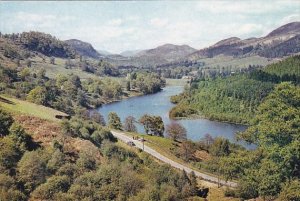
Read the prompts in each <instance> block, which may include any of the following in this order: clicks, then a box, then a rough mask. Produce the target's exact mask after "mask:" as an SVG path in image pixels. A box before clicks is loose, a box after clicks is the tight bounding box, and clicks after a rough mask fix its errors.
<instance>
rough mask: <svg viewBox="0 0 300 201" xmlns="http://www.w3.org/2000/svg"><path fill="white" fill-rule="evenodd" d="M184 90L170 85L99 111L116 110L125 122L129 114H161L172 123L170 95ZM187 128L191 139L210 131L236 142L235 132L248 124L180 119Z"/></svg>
mask: <svg viewBox="0 0 300 201" xmlns="http://www.w3.org/2000/svg"><path fill="white" fill-rule="evenodd" d="M182 91H183V87H182V86H168V87H165V88H164V89H163V90H162V91H161V92H159V93H156V94H151V95H146V96H139V97H133V98H129V99H126V100H122V101H120V102H115V103H110V104H107V105H104V106H102V107H100V108H98V111H99V112H100V113H101V114H102V115H103V116H104V117H105V119H106V121H107V116H108V113H109V112H112V111H113V112H116V113H117V114H118V115H119V117H120V118H121V121H122V122H124V120H125V118H126V117H127V116H133V117H135V118H136V119H137V120H138V119H139V118H140V117H141V116H143V115H144V114H151V115H159V116H161V117H162V118H163V121H164V124H165V125H167V124H168V123H170V121H171V120H170V119H169V115H168V113H169V111H170V109H171V108H172V107H173V106H174V104H172V103H171V102H170V96H172V95H176V94H179V93H181V92H182ZM178 122H180V123H181V124H182V125H183V126H184V127H185V128H186V130H187V137H188V139H191V140H195V141H197V140H199V139H201V138H203V137H204V135H205V134H207V133H209V134H210V135H211V136H213V137H216V136H223V137H224V138H228V139H229V140H230V141H232V142H235V133H236V132H238V131H244V130H245V129H246V126H242V125H236V124H229V123H221V122H216V121H210V120H207V119H196V120H178ZM137 128H138V131H139V132H140V133H145V131H144V129H143V127H142V126H140V125H137Z"/></svg>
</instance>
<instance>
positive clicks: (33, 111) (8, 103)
mask: <svg viewBox="0 0 300 201" xmlns="http://www.w3.org/2000/svg"><path fill="white" fill-rule="evenodd" d="M0 107H2V108H4V109H5V110H7V111H8V112H11V113H15V114H25V115H29V116H35V117H39V118H41V119H46V120H50V121H59V119H57V118H55V115H62V116H67V114H65V113H63V112H60V111H58V110H54V109H52V108H49V107H45V106H42V105H37V104H34V103H30V102H27V101H22V100H18V99H15V98H9V97H7V96H4V95H1V96H0Z"/></svg>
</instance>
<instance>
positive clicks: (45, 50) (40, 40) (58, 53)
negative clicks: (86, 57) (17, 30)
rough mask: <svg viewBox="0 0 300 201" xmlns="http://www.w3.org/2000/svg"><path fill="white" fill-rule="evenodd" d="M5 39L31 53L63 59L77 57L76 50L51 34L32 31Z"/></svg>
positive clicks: (11, 35)
mask: <svg viewBox="0 0 300 201" xmlns="http://www.w3.org/2000/svg"><path fill="white" fill-rule="evenodd" d="M3 38H6V39H9V40H11V41H13V42H15V43H16V44H17V45H21V46H22V47H24V48H26V49H28V50H29V51H36V52H39V53H42V54H44V55H46V56H54V57H63V58H74V57H75V51H74V49H72V48H71V47H70V46H69V45H68V44H67V43H65V42H63V41H60V40H58V39H56V38H55V37H53V36H51V35H50V34H45V33H41V32H34V31H31V32H23V33H21V34H4V35H3Z"/></svg>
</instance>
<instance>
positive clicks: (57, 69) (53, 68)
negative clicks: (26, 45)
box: [32, 57, 97, 79]
mask: <svg viewBox="0 0 300 201" xmlns="http://www.w3.org/2000/svg"><path fill="white" fill-rule="evenodd" d="M32 61H33V62H32V68H33V69H34V70H38V69H40V68H41V67H43V68H45V70H46V76H47V77H49V78H55V77H56V76H57V75H58V74H62V75H69V74H74V75H77V76H78V77H80V79H87V78H95V77H97V76H96V75H94V74H92V73H87V72H84V71H82V70H80V69H78V68H72V69H67V68H65V62H66V59H61V58H55V65H53V64H50V62H49V61H48V60H47V59H46V61H45V62H43V60H42V58H40V57H34V59H33V60H32Z"/></svg>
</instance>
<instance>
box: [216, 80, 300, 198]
mask: <svg viewBox="0 0 300 201" xmlns="http://www.w3.org/2000/svg"><path fill="white" fill-rule="evenodd" d="M299 134H300V88H299V87H298V86H295V85H293V84H291V83H288V82H283V83H281V84H279V85H277V86H276V87H275V89H274V91H272V92H271V93H270V94H269V95H268V96H267V97H266V98H265V99H264V100H263V102H262V103H261V104H260V106H259V107H258V109H257V111H256V112H255V117H254V118H253V119H252V120H251V121H250V127H249V128H248V129H247V130H246V131H245V132H243V133H241V134H239V138H240V139H244V140H246V141H248V142H252V143H254V144H256V145H257V146H258V147H257V149H256V150H253V151H245V150H239V151H238V152H237V153H234V154H230V155H229V156H228V157H223V158H222V159H221V160H220V171H221V172H222V174H223V175H224V176H225V177H226V178H228V179H232V178H238V180H239V187H238V189H237V190H236V191H231V192H228V195H234V196H237V197H240V198H243V199H251V198H256V197H258V196H260V197H261V198H263V199H264V200H274V199H275V198H278V197H279V200H288V201H291V200H299V199H300V194H299V192H300V182H299V179H300V171H299V162H300V149H299V148H300V140H299Z"/></svg>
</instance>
